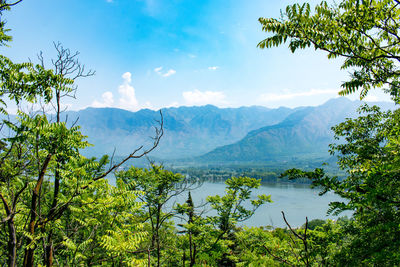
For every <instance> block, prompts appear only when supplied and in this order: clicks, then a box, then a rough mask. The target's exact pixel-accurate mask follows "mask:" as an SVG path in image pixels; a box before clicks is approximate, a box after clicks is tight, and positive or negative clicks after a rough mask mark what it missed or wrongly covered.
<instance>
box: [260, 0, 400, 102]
mask: <svg viewBox="0 0 400 267" xmlns="http://www.w3.org/2000/svg"><path fill="white" fill-rule="evenodd" d="M399 10H400V2H399V1H397V0H372V1H366V0H344V1H340V3H339V4H337V5H332V6H331V5H329V4H328V3H327V2H326V1H323V2H321V4H319V5H317V6H316V7H315V9H314V11H312V10H311V7H310V4H308V3H306V4H302V5H300V4H294V5H290V6H288V7H286V10H285V11H284V12H282V15H281V18H280V19H275V18H260V19H259V21H260V23H261V24H262V29H263V30H264V31H266V32H269V33H272V35H271V36H269V37H267V38H266V39H264V40H263V41H261V42H260V43H259V44H258V47H260V48H270V47H273V46H279V45H282V44H283V43H288V45H289V49H290V50H291V51H292V52H295V51H296V50H297V49H304V48H307V47H310V46H313V47H314V48H315V49H316V50H322V51H326V52H327V53H328V58H330V59H331V58H338V57H341V58H343V59H344V63H343V64H342V69H349V70H350V71H351V79H350V80H349V81H346V82H344V83H343V84H342V87H343V90H342V91H341V92H340V93H339V94H340V95H347V94H350V93H353V92H356V91H357V90H359V89H360V90H361V92H360V97H361V98H364V97H365V96H366V95H367V93H368V91H369V90H370V89H374V88H379V87H382V88H383V90H384V91H386V92H388V93H389V94H390V95H391V97H392V98H393V100H394V101H395V102H399V96H400V91H399V88H400V84H399V64H398V63H399V61H400V50H399V40H400V34H399V32H398V31H399V26H400V12H399Z"/></svg>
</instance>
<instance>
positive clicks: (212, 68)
mask: <svg viewBox="0 0 400 267" xmlns="http://www.w3.org/2000/svg"><path fill="white" fill-rule="evenodd" d="M208 69H209V70H217V69H219V67H218V66H211V67H208Z"/></svg>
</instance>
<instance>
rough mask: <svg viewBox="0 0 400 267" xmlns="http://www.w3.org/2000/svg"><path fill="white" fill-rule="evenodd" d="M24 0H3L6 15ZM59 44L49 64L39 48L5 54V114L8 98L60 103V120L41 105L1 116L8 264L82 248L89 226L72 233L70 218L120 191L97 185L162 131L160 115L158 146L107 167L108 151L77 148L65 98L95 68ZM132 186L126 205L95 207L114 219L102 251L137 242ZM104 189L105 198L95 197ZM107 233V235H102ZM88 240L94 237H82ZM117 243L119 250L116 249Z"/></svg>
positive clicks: (1, 84) (1, 211) (0, 190)
mask: <svg viewBox="0 0 400 267" xmlns="http://www.w3.org/2000/svg"><path fill="white" fill-rule="evenodd" d="M19 2H21V1H17V2H14V3H9V2H8V1H0V12H1V16H2V15H3V14H2V12H3V11H5V10H8V9H9V8H10V6H13V5H15V4H17V3H19ZM7 31H8V30H6V29H5V24H4V20H2V21H1V22H0V33H1V34H0V43H1V44H2V45H4V44H5V43H6V42H8V41H10V40H11V37H10V36H8V35H7V34H6V32H7ZM55 48H56V49H57V52H58V54H57V59H56V60H54V61H53V69H50V70H47V69H45V67H44V65H45V64H44V59H43V55H42V54H40V55H39V61H40V64H33V63H30V62H29V63H18V64H16V63H14V62H12V61H11V60H10V59H8V58H6V57H4V56H0V96H1V99H0V105H1V106H0V111H1V112H2V113H3V114H5V115H7V110H6V107H7V105H6V104H7V101H9V102H14V103H15V104H17V105H18V104H20V103H22V102H23V101H25V102H28V103H44V104H45V105H46V104H50V103H52V104H53V106H54V107H55V111H56V119H55V121H53V120H52V119H51V117H50V116H48V115H46V114H44V111H43V112H41V113H40V112H36V113H34V114H28V113H24V112H23V111H22V110H21V109H19V110H18V116H17V121H16V122H15V121H11V120H8V119H4V120H3V121H2V130H5V128H6V130H7V132H8V133H9V134H8V135H7V137H6V138H2V139H1V142H0V144H1V146H0V148H1V151H0V175H1V177H0V199H1V202H0V203H1V204H0V223H1V227H3V229H5V230H6V231H4V232H3V231H1V232H2V234H1V235H0V237H1V240H0V245H1V246H2V247H3V248H4V249H2V250H1V251H0V259H2V260H3V259H4V261H7V262H8V265H9V266H16V265H23V266H34V265H35V264H36V263H39V264H44V265H47V266H51V265H53V260H54V258H56V259H57V258H59V257H62V255H70V252H71V250H74V251H75V252H74V253H75V256H76V255H77V253H78V252H79V253H81V254H82V252H81V251H80V250H79V246H77V247H76V248H74V246H70V245H71V244H73V243H74V242H75V244H76V243H77V242H78V240H79V236H85V233H84V230H82V229H81V228H79V227H78V228H77V229H78V230H80V233H79V234H78V233H74V234H77V235H76V236H77V238H76V239H74V238H71V235H68V234H70V233H71V231H69V230H70V229H69V228H68V226H69V224H68V223H67V222H68V221H70V222H73V223H76V222H79V221H80V222H81V225H85V223H84V222H85V221H84V219H85V218H86V217H85V214H89V213H90V212H92V214H93V211H91V209H92V206H91V205H92V204H93V203H92V202H91V201H90V199H93V198H96V199H97V200H96V201H97V202H99V203H103V204H105V203H106V202H104V201H105V200H104V199H106V200H107V199H108V200H110V199H113V197H114V199H115V194H114V193H113V190H116V189H113V190H111V189H109V187H107V186H104V185H103V186H99V187H96V186H98V185H101V184H102V183H101V182H102V179H103V178H105V177H106V176H107V175H108V174H110V173H111V172H113V171H114V170H116V169H118V168H119V167H120V166H121V165H122V164H124V163H125V162H126V161H128V160H129V159H132V158H140V157H142V156H144V155H146V154H148V153H149V152H151V151H152V150H153V149H154V148H155V147H156V146H157V145H158V142H159V140H160V138H161V136H162V134H163V130H162V119H161V122H160V123H161V126H160V128H157V129H156V136H155V138H154V144H153V146H151V147H150V148H147V149H146V148H143V147H139V148H136V149H133V151H132V153H131V154H129V155H128V156H126V157H125V158H124V159H123V160H122V161H121V162H119V163H116V164H110V166H109V167H108V168H106V167H105V164H107V158H102V159H100V160H96V159H94V158H93V159H86V158H85V157H83V156H82V155H81V154H80V152H79V151H80V150H81V149H83V148H85V147H87V146H88V145H89V144H88V143H87V141H86V140H85V139H86V137H85V136H83V135H82V134H81V132H80V129H79V127H78V126H68V125H67V123H66V122H61V120H60V113H61V111H62V110H61V106H62V105H61V104H62V103H61V99H62V96H63V95H69V94H71V93H73V92H74V90H76V87H75V85H74V82H75V79H76V78H79V77H82V76H88V75H91V72H88V73H87V72H84V68H83V65H81V64H80V63H79V62H78V61H77V59H76V56H77V54H71V53H70V52H69V50H68V49H64V48H63V47H62V46H60V45H59V44H56V45H55ZM120 190H122V189H121V188H120ZM135 192H136V191H135ZM135 192H131V194H127V193H122V191H121V194H120V195H121V196H125V199H124V201H126V202H125V204H124V206H126V207H125V208H126V210H121V209H122V208H121V207H120V206H113V205H108V206H107V205H105V208H106V209H107V211H106V212H105V214H102V213H101V212H100V211H99V212H98V213H97V215H98V216H99V218H100V217H101V216H103V217H104V218H108V220H111V221H112V222H113V223H109V224H108V225H107V224H106V225H105V226H104V227H102V228H101V229H102V230H103V231H104V232H101V233H99V235H98V239H97V240H100V239H101V240H102V241H101V242H100V243H99V242H94V243H96V244H99V245H100V246H101V247H103V248H104V249H105V251H106V252H105V254H108V255H110V257H111V256H112V257H111V259H113V258H114V257H115V253H117V254H118V253H121V252H123V251H125V250H128V249H129V250H132V249H134V248H135V247H136V245H137V244H138V243H139V240H137V238H138V235H136V234H135V231H136V230H135V227H134V226H135V223H136V224H137V226H138V227H139V226H140V223H139V222H137V221H132V220H131V221H128V218H129V219H131V217H130V216H128V214H127V213H132V214H134V213H135V212H136V210H135V209H133V207H132V206H131V205H128V204H127V203H132V202H135V201H136V193H135ZM133 193H135V194H133ZM100 196H103V199H98V198H99V197H100ZM118 201H119V202H120V201H121V200H115V202H116V203H119V202H118ZM130 208H132V209H130ZM118 209H119V211H118V212H120V213H122V214H125V215H124V216H122V217H124V218H122V217H121V216H118V212H117V210H118ZM106 215H108V217H106ZM111 215H114V216H111ZM97 227H98V226H97ZM111 228H112V229H111ZM129 231H132V232H130V234H129V235H128V233H127V232H129ZM105 233H108V234H109V235H110V237H109V238H105ZM72 236H73V235H72ZM129 236H130V237H129ZM103 237H104V238H103ZM130 238H134V240H131V239H130ZM89 239H90V238H89ZM81 241H82V240H81ZM110 242H111V243H110ZM113 242H114V243H113ZM89 243H93V242H91V241H90V242H86V243H85V242H83V243H82V244H81V245H82V246H84V245H83V244H89ZM128 243H130V246H128V245H127V244H128ZM110 244H114V245H115V246H114V247H112V246H111V245H110ZM116 248H118V252H116V251H115V250H114V251H113V249H116ZM68 249H70V250H69V251H68ZM57 253H58V254H57ZM111 254H113V255H111ZM75 256H74V257H73V259H74V260H76V257H75ZM117 256H118V255H117ZM121 260H122V259H121ZM125 260H126V259H124V261H125ZM68 264H70V263H69V262H68Z"/></svg>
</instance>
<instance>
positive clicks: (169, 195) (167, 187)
mask: <svg viewBox="0 0 400 267" xmlns="http://www.w3.org/2000/svg"><path fill="white" fill-rule="evenodd" d="M116 177H117V179H120V180H121V181H123V182H124V183H126V184H127V185H129V186H130V187H131V188H132V189H134V190H138V191H141V192H143V194H142V195H139V196H138V198H139V199H140V200H141V201H142V202H143V203H144V204H143V206H142V211H143V223H145V222H147V223H148V224H149V226H150V246H149V247H150V248H149V250H155V252H156V265H157V266H160V265H161V256H162V255H161V254H162V250H163V247H162V245H163V241H164V240H163V238H162V234H161V232H162V230H163V227H164V226H166V225H168V222H169V220H170V219H171V218H172V217H173V216H174V215H175V214H176V211H175V210H174V209H173V208H172V207H169V208H168V203H172V201H173V198H175V197H176V196H178V195H180V194H182V193H183V192H184V191H186V190H188V185H189V184H188V183H187V182H186V181H185V180H184V177H183V176H182V175H180V174H175V173H173V172H171V171H168V170H165V169H164V167H163V166H158V165H155V164H151V168H150V169H141V168H136V167H131V168H129V169H128V170H126V171H119V172H117V174H116Z"/></svg>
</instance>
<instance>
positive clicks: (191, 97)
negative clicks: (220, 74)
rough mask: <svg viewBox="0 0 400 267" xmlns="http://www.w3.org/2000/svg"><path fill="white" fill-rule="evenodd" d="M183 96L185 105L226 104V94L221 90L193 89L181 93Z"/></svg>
mask: <svg viewBox="0 0 400 267" xmlns="http://www.w3.org/2000/svg"><path fill="white" fill-rule="evenodd" d="M182 96H183V98H184V99H185V102H186V104H187V105H194V106H199V105H206V104H213V105H226V104H227V101H226V100H225V99H226V95H225V94H224V93H223V92H218V91H204V92H202V91H199V90H197V89H195V90H194V91H187V92H183V93H182Z"/></svg>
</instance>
